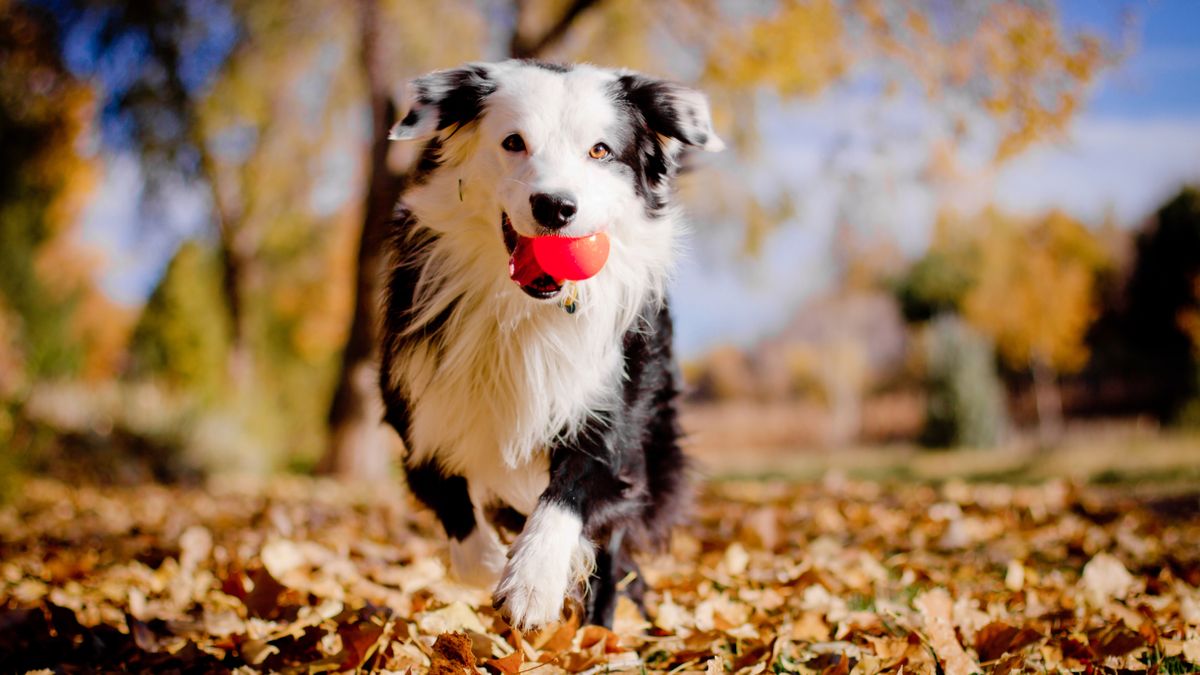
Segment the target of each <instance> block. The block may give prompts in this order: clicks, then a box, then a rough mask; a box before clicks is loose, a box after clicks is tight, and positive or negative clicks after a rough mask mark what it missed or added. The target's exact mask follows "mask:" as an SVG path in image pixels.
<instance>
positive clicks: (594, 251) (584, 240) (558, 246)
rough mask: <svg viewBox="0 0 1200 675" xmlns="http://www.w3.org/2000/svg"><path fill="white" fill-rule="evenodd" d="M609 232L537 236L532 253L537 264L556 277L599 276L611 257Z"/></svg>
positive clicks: (588, 277) (581, 279) (579, 278)
mask: <svg viewBox="0 0 1200 675" xmlns="http://www.w3.org/2000/svg"><path fill="white" fill-rule="evenodd" d="M608 249H609V241H608V234H606V233H604V232H597V233H595V234H592V235H589V236H586V237H574V238H572V237H537V238H535V239H534V240H533V256H534V258H536V259H537V263H538V265H539V266H540V267H541V268H542V269H543V270H545V271H546V273H547V274H549V275H550V276H552V277H554V278H555V279H570V280H571V281H583V280H584V279H590V278H591V277H594V276H596V273H597V272H599V271H600V270H601V268H603V267H604V263H605V262H607V261H608Z"/></svg>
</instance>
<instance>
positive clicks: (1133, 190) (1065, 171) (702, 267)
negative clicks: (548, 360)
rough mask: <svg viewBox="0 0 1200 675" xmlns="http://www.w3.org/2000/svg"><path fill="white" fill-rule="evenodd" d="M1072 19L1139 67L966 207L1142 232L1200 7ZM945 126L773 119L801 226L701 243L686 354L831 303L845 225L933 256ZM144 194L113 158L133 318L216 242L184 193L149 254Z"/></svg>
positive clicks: (1104, 3) (113, 285)
mask: <svg viewBox="0 0 1200 675" xmlns="http://www.w3.org/2000/svg"><path fill="white" fill-rule="evenodd" d="M1060 7H1061V12H1062V16H1063V19H1064V21H1065V23H1066V24H1067V25H1068V27H1069V28H1076V27H1081V28H1087V29H1089V30H1091V31H1094V32H1099V33H1100V34H1102V35H1105V36H1108V37H1109V38H1111V39H1113V40H1119V39H1121V38H1122V36H1124V35H1125V34H1126V33H1125V32H1123V28H1122V25H1123V24H1122V16H1123V13H1124V12H1126V10H1128V11H1129V12H1131V13H1132V16H1133V17H1134V19H1133V21H1134V23H1133V24H1132V31H1131V32H1132V34H1133V37H1134V39H1135V44H1134V48H1135V51H1134V53H1133V54H1132V55H1131V56H1130V57H1129V58H1128V59H1127V60H1125V61H1124V62H1123V63H1122V64H1121V65H1120V66H1118V67H1117V68H1115V69H1113V70H1111V71H1109V72H1106V73H1105V74H1104V75H1103V77H1102V78H1101V79H1100V80H1099V82H1097V84H1096V86H1095V88H1094V90H1093V91H1092V95H1091V97H1090V98H1089V100H1088V102H1087V104H1086V106H1085V107H1084V109H1083V111H1082V112H1081V114H1080V115H1079V116H1078V117H1077V119H1076V120H1075V121H1074V122H1073V124H1072V125H1071V128H1070V130H1069V132H1068V134H1067V137H1066V138H1064V139H1062V140H1061V141H1058V142H1055V143H1052V144H1044V145H1041V146H1038V147H1035V148H1033V149H1031V150H1029V151H1027V152H1025V153H1023V154H1022V155H1020V156H1019V157H1018V158H1016V159H1015V160H1013V161H1012V162H1010V163H1008V164H1006V165H1005V166H1004V167H1003V169H1002V170H1001V171H999V172H997V173H994V174H989V175H986V176H984V177H981V178H979V179H977V180H974V181H972V182H970V183H968V184H966V185H964V186H961V188H960V189H959V190H958V191H959V192H961V193H962V194H956V195H954V196H955V198H956V199H962V200H964V201H966V202H967V203H974V204H976V205H978V204H982V203H988V202H991V203H996V204H999V205H1000V206H1002V207H1004V208H1006V209H1009V210H1012V211H1017V212H1025V213H1036V212H1038V211H1042V210H1045V209H1048V208H1054V207H1057V208H1064V209H1066V210H1068V211H1069V212H1071V213H1073V214H1074V215H1076V216H1077V217H1079V218H1081V219H1083V220H1085V221H1088V222H1097V221H1099V220H1100V219H1101V218H1103V217H1105V216H1106V215H1107V214H1112V215H1114V216H1115V217H1116V218H1117V220H1118V222H1120V223H1121V224H1124V225H1128V226H1133V225H1136V224H1137V223H1138V222H1140V221H1141V220H1142V219H1144V217H1145V216H1146V215H1148V214H1149V213H1151V212H1152V211H1153V209H1154V208H1155V207H1156V206H1157V205H1158V204H1159V203H1161V202H1162V201H1163V200H1164V199H1165V198H1167V197H1168V196H1169V195H1170V194H1171V193H1172V192H1174V191H1175V190H1177V189H1178V188H1179V186H1180V185H1181V184H1183V183H1185V182H1189V181H1196V182H1200V0H1158V1H1154V0H1143V1H1140V2H1117V1H1108V0H1067V1H1065V2H1062V3H1061V4H1060ZM934 117H936V116H935V115H932V114H931V111H930V110H929V109H928V107H927V105H926V104H925V102H923V101H921V100H920V99H919V98H915V97H904V96H901V97H899V98H898V99H897V100H895V101H892V102H890V103H888V104H887V105H885V106H882V107H881V106H880V105H879V104H878V102H877V100H876V99H874V98H873V97H871V96H868V95H865V94H863V92H861V91H855V88H854V87H844V88H839V89H836V90H833V91H830V92H827V93H826V94H825V95H823V96H821V97H818V98H816V99H812V100H806V101H803V102H800V103H793V104H788V105H780V106H771V105H768V106H766V110H765V111H764V113H763V118H762V127H763V130H764V134H765V136H766V138H768V139H770V141H769V143H768V144H767V145H768V148H769V149H768V151H767V152H766V154H765V156H764V157H763V162H762V165H761V166H759V167H756V168H757V169H758V173H759V178H758V179H757V180H760V181H764V182H765V183H769V184H770V186H771V187H772V188H775V189H779V188H782V189H786V190H788V191H789V192H791V193H792V194H793V195H794V197H795V201H796V203H797V217H796V218H795V219H794V221H793V222H789V223H786V224H785V225H783V226H782V227H781V228H780V229H779V230H778V231H777V232H776V233H775V234H774V235H773V236H772V237H771V238H770V240H769V241H768V242H767V245H766V246H765V247H764V253H763V255H762V256H761V257H760V258H758V259H755V260H753V261H740V262H739V261H736V260H732V259H731V257H730V256H728V255H724V254H722V253H721V251H722V250H728V249H730V248H736V247H737V246H738V245H739V242H738V240H737V236H738V235H737V233H736V232H732V231H731V232H726V233H724V234H718V235H715V236H714V235H711V234H710V235H709V236H706V237H704V238H703V239H700V238H697V239H696V240H695V241H693V243H692V246H691V252H690V254H689V255H687V256H686V257H685V259H684V260H683V261H682V264H681V267H680V270H679V275H678V279H677V281H676V283H675V284H674V288H673V302H674V304H675V316H676V322H677V331H676V334H677V336H678V337H677V339H678V347H679V350H680V352H681V354H682V355H683V356H684V357H685V358H686V357H690V356H696V355H699V354H700V353H703V352H704V351H705V350H707V349H709V348H711V347H712V346H714V345H717V344H721V343H735V344H750V343H752V342H753V341H755V340H757V339H759V338H761V337H764V336H766V335H769V334H770V333H771V332H772V331H773V330H776V329H777V328H778V326H780V325H782V324H783V323H784V322H785V321H786V320H787V319H788V318H789V317H790V316H791V314H792V313H793V312H794V311H796V309H797V308H799V307H801V306H802V305H803V303H804V302H805V300H806V299H808V298H811V297H812V295H813V294H815V293H820V292H821V291H823V290H825V289H827V288H828V286H829V284H830V283H831V280H832V277H833V266H832V265H831V254H830V252H831V248H830V247H831V244H832V241H833V237H834V235H835V232H836V227H835V224H836V223H837V222H838V221H839V219H840V220H852V221H854V222H855V229H856V231H857V232H859V233H860V234H862V235H863V236H888V237H890V238H892V239H893V240H894V241H895V242H896V243H897V244H898V245H899V246H900V248H901V249H902V250H904V251H905V252H907V253H909V254H912V255H916V254H919V253H920V251H921V250H922V249H923V247H924V246H925V245H926V243H927V241H928V237H929V232H930V228H931V225H932V222H933V219H934V217H935V215H936V213H937V210H938V208H939V206H940V204H941V203H942V198H943V197H944V195H943V196H939V195H936V194H934V193H933V192H932V191H931V190H930V188H929V187H928V186H927V185H925V184H923V182H922V181H920V180H919V179H918V178H917V174H918V173H919V171H918V170H917V169H919V167H920V166H921V164H922V163H923V162H924V161H925V159H926V157H925V155H926V154H927V151H928V138H929V134H931V133H934V131H933V126H934V125H933V123H932V122H931V120H932V119H933V118H934ZM718 131H719V130H718ZM872 132H875V133H879V134H882V135H883V136H884V137H885V138H886V139H887V148H886V151H885V153H884V155H885V156H884V157H883V159H882V160H880V158H879V157H878V156H868V153H866V151H865V150H862V148H867V147H871V144H872V143H873V142H874V141H876V140H878V136H873V135H872ZM834 143H838V144H841V145H844V146H846V147H848V148H849V150H848V151H846V152H843V153H841V154H840V155H839V157H838V160H837V163H835V164H834V165H833V166H831V165H830V163H829V161H828V156H827V148H829V147H830V146H831V145H832V144H834ZM846 171H849V172H855V173H856V174H857V175H859V177H860V179H861V180H858V181H857V182H856V183H855V185H856V187H855V188H853V189H848V188H847V185H846V182H845V181H844V180H841V179H840V178H839V172H846ZM140 187H141V176H140V173H139V170H138V168H137V165H136V162H135V161H133V160H132V159H130V158H128V157H122V156H115V157H112V158H111V159H110V161H109V164H108V172H107V176H106V180H105V184H104V186H103V188H102V189H101V190H100V191H99V192H98V196H97V199H96V201H95V203H94V204H93V206H92V208H90V209H89V210H88V212H87V215H86V216H85V222H84V237H85V239H87V240H89V241H90V242H92V243H94V244H95V245H97V246H98V247H99V248H101V249H102V250H104V251H105V252H106V253H107V256H108V260H109V265H108V266H107V268H106V271H105V273H104V277H103V279H102V283H103V285H104V287H105V288H106V289H107V290H108V292H109V293H110V294H111V295H112V296H113V297H114V298H116V299H118V300H120V301H123V302H126V303H130V304H137V303H139V302H141V301H142V300H143V299H144V297H145V296H146V294H147V293H148V292H149V290H150V289H151V288H152V286H153V284H154V282H155V279H156V278H157V276H158V275H159V274H160V273H161V270H162V268H163V266H164V265H165V262H166V260H167V258H168V257H169V255H170V254H171V251H172V250H173V246H174V243H175V242H176V241H177V240H178V238H180V237H183V236H186V235H187V234H188V233H194V232H199V231H202V230H203V229H204V219H205V218H206V215H205V214H206V212H207V205H206V203H205V197H204V196H203V195H202V194H200V193H198V192H197V191H196V190H194V189H188V188H185V187H181V188H179V189H178V190H177V198H176V199H175V200H174V201H173V207H172V210H171V212H170V213H168V214H166V217H165V220H166V221H167V222H168V224H169V225H170V228H171V230H172V231H174V232H176V233H177V234H178V236H177V237H175V238H172V237H157V238H155V239H154V240H148V239H147V237H146V235H147V232H148V231H147V230H145V229H143V228H142V227H140V226H139V222H140V221H141V218H142V216H140V215H139V213H138V210H137V206H136V201H137V195H138V194H139V191H140ZM160 231H161V230H160Z"/></svg>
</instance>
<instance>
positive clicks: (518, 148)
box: [500, 134, 525, 152]
mask: <svg viewBox="0 0 1200 675" xmlns="http://www.w3.org/2000/svg"><path fill="white" fill-rule="evenodd" d="M500 146H501V147H503V148H504V149H505V150H507V151H509V152H525V139H524V138H521V134H509V135H507V136H505V137H504V142H502V143H501V144H500Z"/></svg>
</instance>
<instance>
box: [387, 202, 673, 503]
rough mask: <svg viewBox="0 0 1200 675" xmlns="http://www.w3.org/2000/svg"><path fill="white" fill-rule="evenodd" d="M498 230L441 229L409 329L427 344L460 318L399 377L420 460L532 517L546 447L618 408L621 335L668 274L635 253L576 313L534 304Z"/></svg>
mask: <svg viewBox="0 0 1200 675" xmlns="http://www.w3.org/2000/svg"><path fill="white" fill-rule="evenodd" d="M416 203H418V204H420V203H421V200H420V194H419V193H418V195H417V196H416ZM419 222H424V221H419ZM429 222H437V221H433V220H431V221H429ZM497 228H498V223H497V224H496V225H494V226H492V227H488V226H487V225H486V224H483V223H471V224H469V225H468V224H466V223H461V222H460V223H456V224H455V225H454V226H453V227H447V228H444V227H434V226H430V229H433V230H435V231H437V233H438V239H437V241H436V242H435V243H434V244H433V245H432V246H433V248H432V250H430V251H429V254H428V257H427V258H426V262H425V263H424V266H423V267H422V269H421V277H420V281H419V283H418V285H417V293H416V298H415V303H414V310H413V312H412V316H413V317H414V319H413V323H412V325H411V326H410V328H409V332H410V334H412V335H414V336H420V335H422V334H423V332H424V330H425V327H426V326H428V325H429V324H430V322H432V321H435V319H436V318H437V317H439V316H443V317H444V316H445V313H446V312H447V310H448V309H449V315H448V317H447V318H445V322H444V324H443V325H442V326H441V328H440V329H439V330H438V331H437V332H436V333H432V332H431V337H430V338H429V339H417V340H414V341H410V342H408V343H407V347H406V348H405V351H404V352H403V353H399V354H395V355H394V358H393V361H392V363H393V366H392V372H391V373H390V376H391V377H392V379H393V382H395V383H396V384H398V385H399V386H400V387H401V388H402V389H403V390H404V391H405V392H406V393H407V395H408V398H409V400H410V401H411V402H412V403H411V408H410V414H411V418H410V434H409V436H410V440H411V442H412V447H410V448H409V449H408V451H409V452H410V453H411V454H412V458H413V459H414V460H415V461H418V462H420V461H425V460H428V459H435V460H436V461H437V462H438V463H439V464H440V465H441V466H442V467H443V468H444V469H445V470H447V471H448V472H451V473H456V474H459V475H462V476H464V477H466V478H467V480H468V484H469V485H470V490H471V493H472V499H473V501H474V502H475V503H476V504H477V505H482V504H486V503H489V502H491V501H494V500H495V499H496V498H499V499H501V500H503V501H504V502H506V503H508V504H510V505H512V506H513V507H514V508H516V509H517V510H519V511H521V512H523V513H530V512H531V510H532V508H533V506H534V505H535V504H536V502H537V497H538V495H539V494H540V493H541V492H542V490H543V489H544V488H545V486H546V481H547V468H548V459H547V457H546V454H545V452H546V450H547V448H548V447H549V446H550V445H551V444H552V443H553V441H554V440H555V439H556V438H558V437H560V436H569V435H571V434H573V433H574V432H575V430H577V429H578V428H579V426H580V425H581V424H582V423H583V422H584V421H585V420H586V418H587V416H588V415H593V414H597V413H598V412H602V411H604V410H605V409H607V408H609V407H610V406H613V405H618V404H619V398H620V394H619V391H620V385H621V381H622V376H623V367H622V366H623V361H622V358H623V357H622V353H621V349H622V336H623V334H624V333H625V332H626V331H627V330H628V329H629V327H630V326H631V325H632V324H633V322H634V320H635V318H636V316H637V310H638V308H639V307H640V306H641V304H642V303H643V302H645V301H646V299H647V298H648V297H651V294H657V293H658V292H659V291H658V289H657V288H656V287H653V286H646V285H645V283H644V282H643V283H630V280H641V279H647V278H651V279H653V278H655V277H657V275H653V276H648V275H647V273H646V270H644V269H643V270H637V273H633V272H634V270H629V269H626V268H627V266H628V265H629V264H631V262H632V263H633V264H638V263H639V261H640V259H641V258H642V256H639V255H629V254H625V255H614V256H613V258H612V260H611V262H610V264H609V265H608V267H607V268H606V269H604V270H603V271H602V272H601V273H600V274H599V275H597V276H596V277H595V278H593V279H590V280H588V281H587V282H584V283H582V284H580V289H579V291H580V303H579V304H580V308H579V310H578V311H577V312H576V313H575V314H567V313H566V312H565V311H563V310H562V309H561V308H560V307H558V306H557V305H556V304H553V303H547V302H536V301H533V300H531V299H530V298H528V297H527V296H525V294H524V293H523V292H522V291H521V290H520V289H519V288H518V287H517V286H516V285H515V284H514V283H513V282H512V281H511V280H510V279H509V278H508V277H507V276H506V275H505V273H504V271H505V270H506V269H507V261H506V260H505V256H504V249H503V246H502V244H501V242H500V235H499V232H498V229H497ZM663 230H664V231H665V230H666V228H663ZM662 244H663V245H664V246H669V241H663V242H662Z"/></svg>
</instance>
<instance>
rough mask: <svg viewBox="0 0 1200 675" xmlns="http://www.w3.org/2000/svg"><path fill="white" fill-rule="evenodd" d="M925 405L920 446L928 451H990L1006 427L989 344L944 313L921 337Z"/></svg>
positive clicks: (992, 354) (993, 357)
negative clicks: (925, 375) (977, 449)
mask: <svg viewBox="0 0 1200 675" xmlns="http://www.w3.org/2000/svg"><path fill="white" fill-rule="evenodd" d="M925 351H926V355H925V359H926V363H927V368H928V370H927V377H928V404H927V411H926V419H925V429H924V431H923V432H922V434H921V442H922V443H923V444H924V445H927V446H930V447H952V446H971V447H992V446H995V445H996V444H998V443H999V442H1000V440H1001V438H1002V436H1003V435H1004V432H1005V429H1006V428H1007V426H1008V418H1007V414H1006V412H1005V404H1004V387H1003V385H1002V384H1001V382H1000V378H999V376H998V375H997V373H996V357H995V351H994V350H993V348H992V345H991V343H990V342H989V341H988V340H987V339H986V338H984V337H983V336H981V335H980V334H979V333H977V332H975V331H974V330H973V329H972V328H971V327H970V326H968V325H967V324H966V323H965V322H964V321H963V320H962V319H960V318H959V317H958V316H956V315H953V314H944V315H942V316H939V317H938V318H936V319H934V320H933V321H932V322H931V323H930V325H929V328H928V330H927V332H926V334H925Z"/></svg>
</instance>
